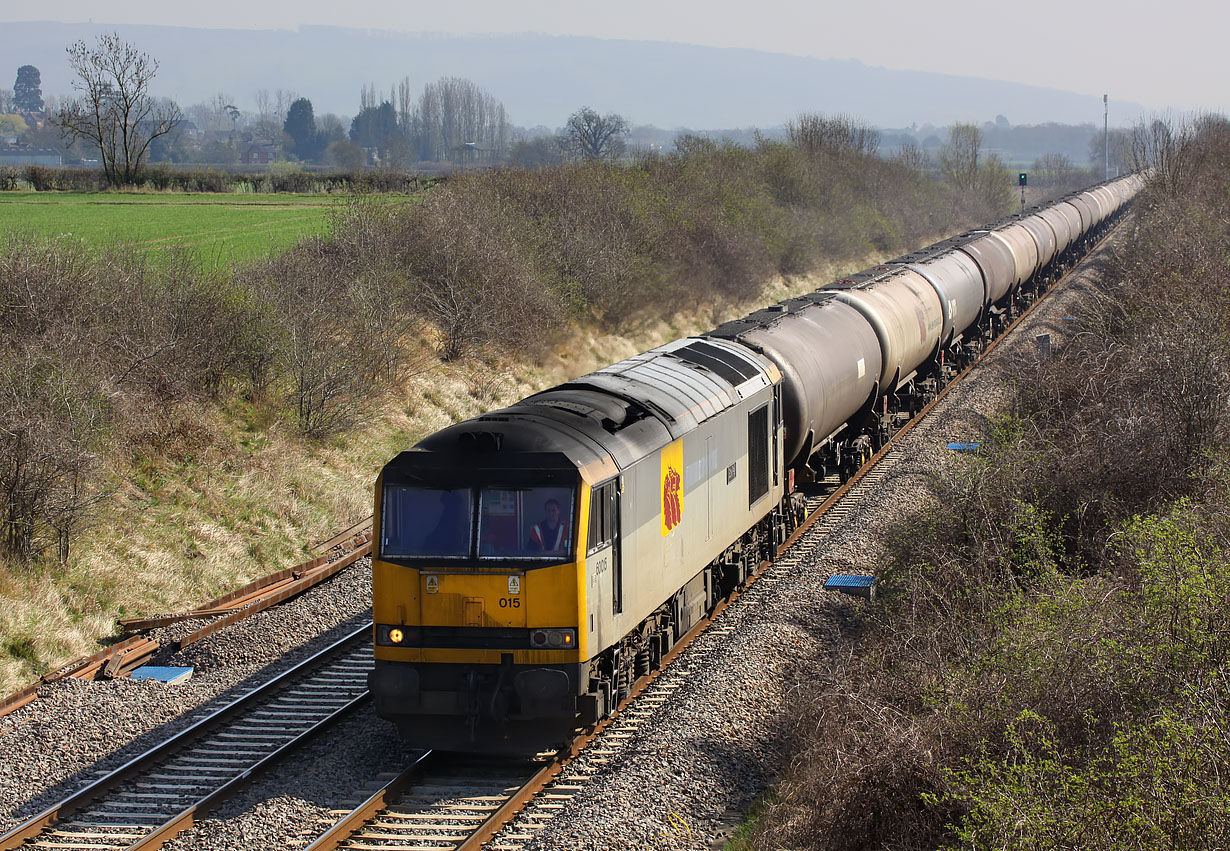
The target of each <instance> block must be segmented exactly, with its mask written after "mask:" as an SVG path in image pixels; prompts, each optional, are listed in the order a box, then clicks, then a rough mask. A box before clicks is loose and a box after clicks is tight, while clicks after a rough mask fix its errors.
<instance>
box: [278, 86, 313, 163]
mask: <svg viewBox="0 0 1230 851" xmlns="http://www.w3.org/2000/svg"><path fill="white" fill-rule="evenodd" d="M282 129H283V130H284V131H285V132H286V135H287V136H289V137H290V138H291V139H292V140H293V141H294V143H295V154H296V155H297V156H298V157H299V159H301V160H314V159H316V158H317V156H319V154H320V131H319V129H318V128H317V127H316V115H315V113H313V111H312V102H311V101H310V100H308V99H307V98H299V99H298V100H297V101H295V102H294V103H292V104H291V105H290V109H289V110H287V112H286V123H285V124H284V125H282Z"/></svg>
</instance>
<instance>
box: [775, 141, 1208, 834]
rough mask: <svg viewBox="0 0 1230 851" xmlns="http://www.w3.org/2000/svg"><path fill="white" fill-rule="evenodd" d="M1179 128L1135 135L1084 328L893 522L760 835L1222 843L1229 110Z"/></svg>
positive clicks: (805, 704)
mask: <svg viewBox="0 0 1230 851" xmlns="http://www.w3.org/2000/svg"><path fill="white" fill-rule="evenodd" d="M1198 126H1199V130H1196V131H1193V132H1192V133H1191V134H1190V135H1186V136H1185V135H1184V134H1183V133H1180V132H1176V131H1172V130H1170V129H1169V128H1162V127H1153V126H1150V127H1149V128H1148V134H1149V135H1148V139H1149V140H1150V141H1149V143H1150V145H1160V146H1161V148H1164V150H1162V152H1161V157H1162V160H1160V161H1158V162H1159V170H1158V172H1157V174H1156V176H1155V179H1154V180H1153V181H1152V182H1151V183H1150V184H1149V186H1148V187H1147V188H1146V190H1145V192H1144V193H1142V196H1141V197H1140V198H1139V200H1138V202H1137V205H1136V207H1135V214H1134V219H1133V221H1134V233H1133V234H1132V236H1131V238H1130V239H1129V240H1128V244H1127V246H1126V248H1124V249H1121V250H1120V251H1119V253H1117V254H1116V255H1113V259H1112V260H1111V261H1110V262H1108V263H1106V264H1105V265H1104V268H1103V269H1102V270H1101V276H1100V279H1099V280H1098V281H1097V283H1096V285H1095V286H1093V287H1092V289H1091V291H1090V292H1089V293H1088V298H1087V299H1086V301H1085V305H1086V306H1085V307H1084V308H1083V309H1082V311H1081V314H1080V315H1079V316H1078V317H1077V318H1078V320H1079V322H1080V325H1081V328H1082V330H1081V333H1078V334H1077V335H1075V337H1074V338H1073V340H1072V341H1071V342H1070V343H1068V344H1067V345H1066V346H1065V347H1064V348H1063V349H1062V350H1061V351H1060V352H1059V353H1058V356H1057V357H1053V358H1051V359H1049V360H1044V361H1040V362H1039V361H1033V362H1022V363H1021V364H1018V367H1019V368H1020V369H1021V370H1022V374H1021V376H1020V379H1019V381H1018V384H1017V390H1016V392H1015V397H1014V402H1013V404H1012V405H1011V409H1010V411H1009V413H1008V414H1006V415H1005V416H1004V417H1003V419H1002V420H1000V421H999V422H998V423H996V424H995V427H994V428H992V429H991V430H990V434H988V435H987V436H985V437H984V442H983V453H982V454H981V455H980V456H978V457H977V458H973V459H969V460H966V461H964V462H963V463H960V464H958V465H957V466H955V467H954V468H952V469H949V470H947V471H945V472H943V473H941V474H938V475H936V476H935V477H934V479H933V480H932V482H931V486H932V491H933V492H934V494H935V496H936V498H937V499H936V504H935V506H934V507H931V508H929V509H928V511H927V513H925V514H920V515H919V516H916V517H913V518H909V519H908V520H906V521H904V522H902V524H901V525H900V526H899V528H898V529H897V530H896V532H895V534H894V535H893V536H892V540H891V542H890V545H889V547H888V550H889V552H888V555H887V557H886V562H885V564H884V565H882V566H881V568H880V570H879V573H880V574H881V577H882V588H883V590H884V592H885V593H883V594H882V595H881V597H880V600H879V602H878V603H877V604H876V605H875V606H872V607H870V608H869V609H867V612H866V614H867V616H866V618H865V619H864V620H863V621H862V622H860V623H859V624H857V625H856V626H857V629H856V630H855V631H854V634H853V635H852V639H853V640H854V641H855V642H856V644H857V651H856V652H854V653H852V654H851V655H850V658H841V659H838V660H836V661H829V660H825V661H822V662H820V663H818V664H817V671H816V673H815V674H814V679H815V682H814V683H811V684H809V685H810V686H811V687H810V688H809V691H810V692H812V693H813V694H815V695H817V696H816V697H812V698H808V699H804V700H801V701H800V704H801V706H800V716H801V721H800V724H799V734H798V746H797V750H798V756H797V757H796V758H795V760H794V762H793V763H792V765H791V768H790V771H789V772H788V774H787V775H786V776H785V777H784V778H783V779H782V781H781V782H780V784H779V788H778V789H777V790H776V791H777V794H776V796H775V801H774V802H773V803H772V804H771V805H770V806H769V807H767V808H766V813H765V814H764V815H763V816H762V817H761V819H760V821H759V823H758V824H757V826H756V838H757V839H758V840H760V842H762V843H763V844H765V845H766V846H772V847H779V846H780V847H792V848H801V849H821V848H826V849H827V848H883V847H893V848H901V849H914V848H916V849H933V848H937V847H939V848H953V849H956V848H961V849H997V848H1037V849H1044V848H1045V849H1049V848H1082V849H1108V851H1109V849H1118V848H1123V847H1129V846H1130V847H1137V848H1150V849H1151V848H1217V847H1224V846H1225V844H1226V843H1227V841H1228V840H1230V833H1228V830H1227V824H1230V819H1228V818H1227V817H1228V816H1230V780H1228V779H1227V778H1226V776H1225V773H1224V767H1225V765H1226V763H1227V760H1228V759H1230V735H1228V734H1227V730H1226V726H1225V723H1224V713H1225V711H1226V709H1227V706H1228V704H1230V684H1228V681H1227V671H1228V670H1230V615H1227V613H1226V611H1225V600H1226V598H1227V595H1230V560H1228V559H1227V557H1226V552H1227V548H1228V547H1230V523H1227V520H1226V517H1227V516H1230V453H1228V452H1227V450H1228V449H1230V390H1227V387H1228V386H1230V335H1228V334H1227V332H1226V330H1225V329H1226V328H1227V327H1228V323H1227V319H1228V318H1230V235H1228V234H1227V232H1226V229H1225V225H1224V223H1225V221H1226V219H1227V216H1228V215H1230V201H1228V196H1227V193H1226V192H1225V181H1224V178H1222V175H1223V174H1224V173H1225V172H1226V170H1227V167H1228V166H1230V128H1227V126H1226V125H1225V123H1224V122H1221V121H1203V122H1200V123H1199V125H1198ZM1155 153H1156V150H1155ZM1163 165H1164V167H1163ZM1163 172H1165V173H1164V174H1163ZM821 726H823V728H825V729H830V730H832V729H840V730H841V731H842V738H841V742H840V744H839V745H838V746H834V743H833V741H832V739H831V738H829V737H817V736H815V735H814V734H813V731H814V730H816V729H819V728H820V727H821ZM817 802H819V803H817Z"/></svg>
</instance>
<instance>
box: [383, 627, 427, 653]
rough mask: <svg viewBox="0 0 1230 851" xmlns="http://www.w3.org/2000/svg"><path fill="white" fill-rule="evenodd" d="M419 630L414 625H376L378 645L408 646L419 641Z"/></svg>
mask: <svg viewBox="0 0 1230 851" xmlns="http://www.w3.org/2000/svg"><path fill="white" fill-rule="evenodd" d="M418 637H419V631H418V629H416V628H414V627H407V626H391V625H389V624H377V625H376V646H378V647H406V646H408V645H411V644H416V643H417V642H418Z"/></svg>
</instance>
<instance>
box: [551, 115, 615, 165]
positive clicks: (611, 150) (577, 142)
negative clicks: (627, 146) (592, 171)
mask: <svg viewBox="0 0 1230 851" xmlns="http://www.w3.org/2000/svg"><path fill="white" fill-rule="evenodd" d="M627 135H628V122H627V120H626V119H625V118H624V117H623V116H622V115H616V114H615V113H611V114H609V115H599V114H598V113H597V112H594V110H592V109H590V108H589V107H588V106H583V107H581V108H580V109H578V110H577V111H576V112H574V113H573V114H572V115H570V116H568V123H567V124H566V125H565V126H564V133H563V139H564V146H565V147H566V148H567V149H568V150H570V151H572V153H573V154H574V155H575V156H578V157H580V158H581V159H583V160H603V159H615V158H616V157H618V156H620V155H621V154H622V153H623V152H624V138H625V137H626V136H627Z"/></svg>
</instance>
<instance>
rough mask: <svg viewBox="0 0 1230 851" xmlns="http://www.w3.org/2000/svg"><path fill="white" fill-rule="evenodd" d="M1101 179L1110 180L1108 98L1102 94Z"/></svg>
mask: <svg viewBox="0 0 1230 851" xmlns="http://www.w3.org/2000/svg"><path fill="white" fill-rule="evenodd" d="M1102 110H1103V112H1102V156H1103V163H1102V169H1103V170H1102V179H1103V180H1110V100H1109V98H1108V97H1107V96H1106V95H1102Z"/></svg>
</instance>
